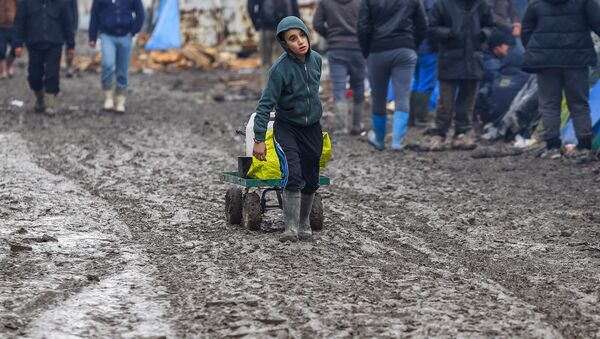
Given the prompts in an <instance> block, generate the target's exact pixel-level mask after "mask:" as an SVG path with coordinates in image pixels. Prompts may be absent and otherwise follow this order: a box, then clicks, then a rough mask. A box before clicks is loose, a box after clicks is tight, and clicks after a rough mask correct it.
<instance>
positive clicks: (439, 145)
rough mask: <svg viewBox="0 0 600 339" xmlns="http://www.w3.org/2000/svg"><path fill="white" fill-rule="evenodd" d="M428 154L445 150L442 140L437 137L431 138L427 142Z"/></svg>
mask: <svg viewBox="0 0 600 339" xmlns="http://www.w3.org/2000/svg"><path fill="white" fill-rule="evenodd" d="M427 149H428V150H429V151H430V152H441V151H443V150H445V149H446V147H445V146H444V138H442V137H441V136H439V135H435V136H433V138H431V140H430V141H429V147H428V148H427Z"/></svg>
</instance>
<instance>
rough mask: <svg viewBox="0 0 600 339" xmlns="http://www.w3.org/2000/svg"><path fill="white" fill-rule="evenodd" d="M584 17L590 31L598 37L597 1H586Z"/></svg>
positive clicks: (599, 17) (599, 31)
mask: <svg viewBox="0 0 600 339" xmlns="http://www.w3.org/2000/svg"><path fill="white" fill-rule="evenodd" d="M585 16H586V19H587V22H588V25H589V28H590V30H592V31H594V33H596V35H598V36H600V3H598V1H597V0H587V2H586V4H585Z"/></svg>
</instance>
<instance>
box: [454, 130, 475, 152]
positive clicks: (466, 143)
mask: <svg viewBox="0 0 600 339" xmlns="http://www.w3.org/2000/svg"><path fill="white" fill-rule="evenodd" d="M451 145H452V149H456V150H462V151H470V150H474V149H475V148H476V147H477V144H475V140H473V138H472V137H471V136H469V135H467V134H464V133H461V134H458V135H456V136H455V137H454V138H452V144H451Z"/></svg>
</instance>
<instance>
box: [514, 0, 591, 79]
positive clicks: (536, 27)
mask: <svg viewBox="0 0 600 339" xmlns="http://www.w3.org/2000/svg"><path fill="white" fill-rule="evenodd" d="M590 31H594V32H596V34H599V35H600V3H599V2H598V0H532V1H531V2H530V3H529V6H527V10H526V11H525V17H524V18H523V30H522V34H521V38H522V40H523V45H524V46H525V48H526V52H525V60H524V62H523V69H524V70H526V71H528V72H536V71H538V70H540V69H544V68H580V67H588V66H595V65H596V64H597V56H596V51H595V50H594V43H593V41H592V37H591V34H590Z"/></svg>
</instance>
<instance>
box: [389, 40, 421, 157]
mask: <svg viewBox="0 0 600 339" xmlns="http://www.w3.org/2000/svg"><path fill="white" fill-rule="evenodd" d="M416 64H417V53H416V52H415V51H414V50H412V49H408V48H400V49H397V50H396V51H395V55H394V61H393V66H392V82H393V89H394V101H395V105H396V109H395V110H394V119H393V123H392V149H393V150H400V149H401V148H402V140H404V135H405V134H406V129H407V127H408V118H409V116H408V112H409V111H410V90H411V86H410V84H411V79H412V77H413V73H414V71H415V66H416Z"/></svg>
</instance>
